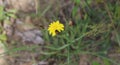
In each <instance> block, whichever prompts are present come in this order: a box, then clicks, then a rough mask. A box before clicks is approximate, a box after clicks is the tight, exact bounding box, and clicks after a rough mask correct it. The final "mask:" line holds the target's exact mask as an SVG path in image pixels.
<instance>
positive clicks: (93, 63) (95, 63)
mask: <svg viewBox="0 0 120 65" xmlns="http://www.w3.org/2000/svg"><path fill="white" fill-rule="evenodd" d="M92 65H100V63H99V62H97V61H93V62H92Z"/></svg>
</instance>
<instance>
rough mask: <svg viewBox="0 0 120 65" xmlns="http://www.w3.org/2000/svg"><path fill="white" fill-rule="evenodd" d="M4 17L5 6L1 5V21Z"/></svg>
mask: <svg viewBox="0 0 120 65" xmlns="http://www.w3.org/2000/svg"><path fill="white" fill-rule="evenodd" d="M3 19H4V8H3V7H2V6H0V21H1V20H3Z"/></svg>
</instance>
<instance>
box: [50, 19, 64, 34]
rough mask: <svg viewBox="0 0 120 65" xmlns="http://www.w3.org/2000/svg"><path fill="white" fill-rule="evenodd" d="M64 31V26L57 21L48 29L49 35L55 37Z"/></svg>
mask: <svg viewBox="0 0 120 65" xmlns="http://www.w3.org/2000/svg"><path fill="white" fill-rule="evenodd" d="M63 30H64V25H63V24H62V23H60V22H59V21H55V22H53V23H51V24H50V25H49V27H48V31H49V34H51V35H52V36H55V35H56V34H57V32H61V31H63ZM56 31H57V32H56Z"/></svg>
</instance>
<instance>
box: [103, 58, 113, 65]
mask: <svg viewBox="0 0 120 65" xmlns="http://www.w3.org/2000/svg"><path fill="white" fill-rule="evenodd" d="M103 62H104V65H111V64H110V62H109V61H108V60H107V59H103Z"/></svg>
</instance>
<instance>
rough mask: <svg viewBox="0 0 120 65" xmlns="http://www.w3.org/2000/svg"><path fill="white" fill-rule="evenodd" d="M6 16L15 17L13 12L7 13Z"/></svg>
mask: <svg viewBox="0 0 120 65" xmlns="http://www.w3.org/2000/svg"><path fill="white" fill-rule="evenodd" d="M7 16H10V17H13V18H16V16H15V14H12V13H7Z"/></svg>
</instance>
